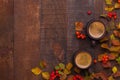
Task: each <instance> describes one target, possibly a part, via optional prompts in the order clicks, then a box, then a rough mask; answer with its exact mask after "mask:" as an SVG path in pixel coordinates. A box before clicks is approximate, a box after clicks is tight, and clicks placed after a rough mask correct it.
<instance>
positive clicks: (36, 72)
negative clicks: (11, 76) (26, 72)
mask: <svg viewBox="0 0 120 80" xmlns="http://www.w3.org/2000/svg"><path fill="white" fill-rule="evenodd" d="M31 71H32V73H33V74H34V75H39V74H41V72H42V70H41V69H40V68H39V67H35V68H33V69H32V70H31Z"/></svg>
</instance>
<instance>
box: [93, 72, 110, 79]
mask: <svg viewBox="0 0 120 80" xmlns="http://www.w3.org/2000/svg"><path fill="white" fill-rule="evenodd" d="M93 77H94V78H97V79H99V78H101V79H102V80H107V79H108V77H107V75H106V74H105V73H104V72H100V73H96V74H94V75H93Z"/></svg>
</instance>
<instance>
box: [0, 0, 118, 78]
mask: <svg viewBox="0 0 120 80" xmlns="http://www.w3.org/2000/svg"><path fill="white" fill-rule="evenodd" d="M103 1H104V0H0V80H42V79H40V76H35V75H33V74H32V73H31V68H33V67H36V66H39V62H40V60H46V62H47V63H48V66H47V69H46V70H45V71H51V70H52V69H53V66H55V65H56V64H57V63H59V62H64V63H67V62H69V61H70V60H71V59H72V57H73V55H74V52H75V51H77V50H85V51H89V52H90V53H91V55H92V56H93V57H95V56H94V54H95V53H100V52H101V49H100V50H99V47H96V48H92V47H91V41H90V39H87V40H80V41H79V40H77V39H76V38H75V35H74V33H75V30H74V22H76V21H82V22H83V23H84V24H85V25H86V23H87V22H88V21H89V20H90V19H92V18H97V17H98V16H99V15H100V14H101V13H104V10H103V9H104V8H103V7H104V3H103ZM88 10H91V11H92V15H90V16H88V15H87V14H86V12H87V11H88ZM119 12H120V11H119ZM119 12H118V13H119ZM119 17H120V15H119ZM98 66H100V64H98V65H96V66H93V68H91V70H93V71H96V72H99V71H101V70H104V69H103V68H102V67H99V68H96V67H98ZM108 71H109V70H108Z"/></svg>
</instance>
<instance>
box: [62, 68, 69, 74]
mask: <svg viewBox="0 0 120 80" xmlns="http://www.w3.org/2000/svg"><path fill="white" fill-rule="evenodd" d="M63 72H64V74H67V75H68V74H70V73H71V71H69V70H67V69H64V71H63Z"/></svg>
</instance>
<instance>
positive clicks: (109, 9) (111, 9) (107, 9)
mask: <svg viewBox="0 0 120 80" xmlns="http://www.w3.org/2000/svg"><path fill="white" fill-rule="evenodd" d="M105 10H106V11H113V10H114V7H113V6H110V7H108V6H106V7H105Z"/></svg>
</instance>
